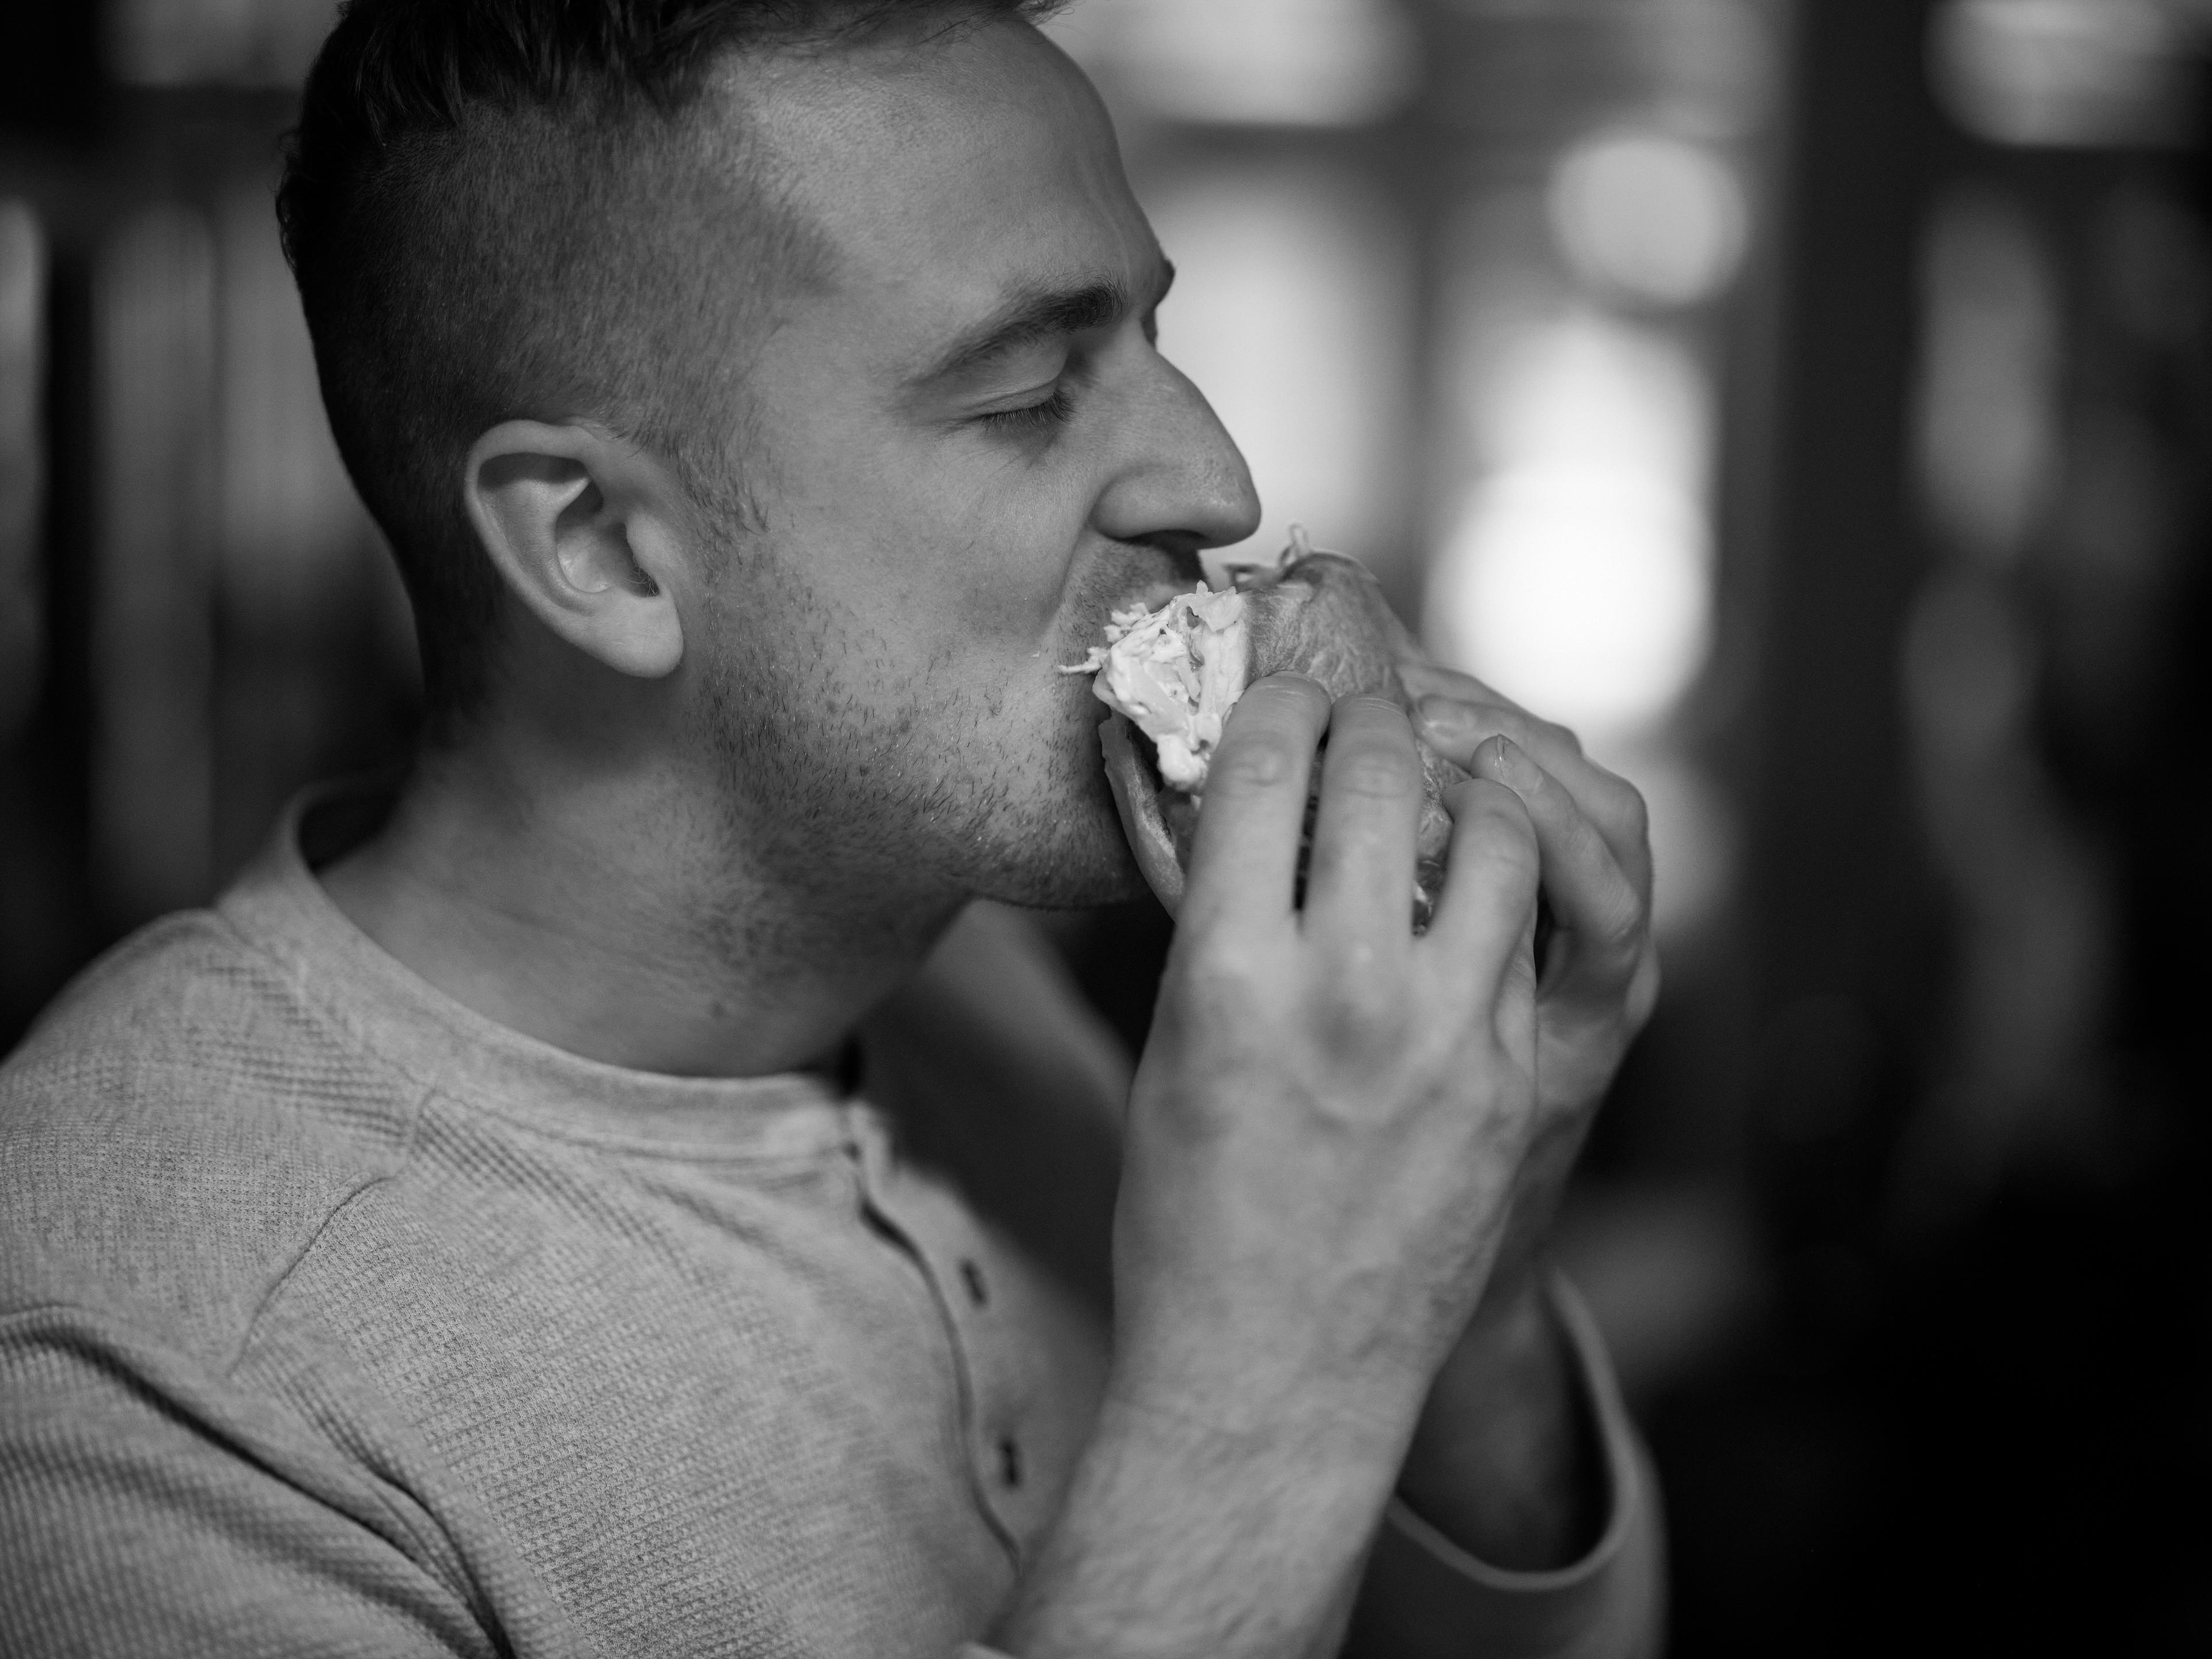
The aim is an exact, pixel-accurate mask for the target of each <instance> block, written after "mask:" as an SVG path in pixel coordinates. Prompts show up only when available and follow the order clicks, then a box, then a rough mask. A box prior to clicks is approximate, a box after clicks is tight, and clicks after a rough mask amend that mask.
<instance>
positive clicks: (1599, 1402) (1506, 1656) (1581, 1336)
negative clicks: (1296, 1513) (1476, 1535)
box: [1347, 1277, 1666, 1659]
mask: <svg viewBox="0 0 2212 1659" xmlns="http://www.w3.org/2000/svg"><path fill="white" fill-rule="evenodd" d="M1552 1297H1553V1307H1554V1308H1555V1309H1556V1310H1558V1313H1559V1319H1560V1322H1561V1324H1562V1326H1563V1327H1564V1328H1565V1331H1566V1332H1567V1335H1568V1340H1569V1341H1570V1344H1571V1346H1572V1349H1573V1352H1574V1355H1575V1361H1576V1364H1577V1369H1578V1370H1580V1371H1581V1373H1582V1382H1583V1389H1584V1391H1585V1397H1586V1398H1587V1399H1588V1400H1589V1404H1590V1410H1591V1415H1592V1417H1593V1419H1594V1420H1595V1425H1596V1428H1597V1433H1598V1439H1599V1445H1600V1455H1601V1456H1602V1457H1603V1459H1604V1467H1605V1477H1606V1489H1607V1518H1606V1525H1605V1528H1604V1530H1603V1532H1602V1533H1601V1534H1600V1536H1599V1538H1598V1541H1597V1544H1596V1546H1595V1547H1594V1548H1592V1549H1591V1551H1590V1553H1589V1554H1588V1555H1586V1556H1585V1557H1583V1559H1581V1560H1580V1561H1577V1562H1576V1563H1574V1564H1573V1565H1571V1566H1565V1567H1560V1568H1557V1569H1555V1570H1553V1571H1546V1572H1510V1571H1506V1570H1504V1569H1503V1568H1500V1567H1493V1566H1492V1565H1489V1564H1488V1563H1487V1562H1485V1561H1481V1560H1479V1559H1476V1558H1475V1557H1474V1556H1472V1555H1470V1554H1468V1553H1467V1552H1466V1551H1465V1550H1462V1549H1461V1548H1460V1547H1458V1546H1457V1545H1455V1544H1454V1543H1453V1542H1452V1541H1450V1540H1449V1538H1446V1537H1445V1536H1444V1535H1443V1534H1442V1533H1440V1532H1438V1531H1437V1529H1436V1528H1434V1527H1431V1525H1429V1524H1428V1523H1427V1522H1425V1521H1423V1520H1422V1519H1421V1518H1420V1516H1418V1515H1415V1514H1414V1513H1413V1510H1411V1509H1409V1508H1407V1506H1406V1504H1404V1503H1402V1502H1400V1501H1398V1500H1395V1499H1394V1500H1393V1501H1392V1503H1391V1504H1390V1508H1389V1513H1388V1515H1387V1516H1386V1517H1385V1519H1384V1521H1383V1528H1382V1531H1381V1533H1380V1534H1379V1535H1378V1536H1377V1538H1376V1545H1375V1550H1374V1553H1373V1554H1372V1556H1371V1557H1370V1559H1369V1562H1368V1567H1367V1577H1366V1580H1365V1583H1364V1585H1363V1587H1362V1590H1361V1598H1360V1603H1361V1604H1360V1611H1359V1615H1358V1621H1357V1623H1356V1626H1355V1631H1356V1637H1355V1640H1354V1643H1353V1644H1352V1647H1350V1648H1349V1649H1347V1651H1348V1652H1352V1653H1355V1654H1362V1655H1364V1654H1367V1653H1370V1652H1371V1653H1375V1654H1383V1653H1388V1654H1390V1655H1392V1656H1404V1659H1477V1656H1480V1659H1539V1656H1541V1659H1656V1656H1657V1655H1658V1654H1659V1653H1660V1652H1661V1650H1662V1648H1663V1647H1664V1646H1665V1624H1666V1545H1665V1536H1664V1529H1663V1527H1662V1521H1661V1516H1660V1510H1659V1488H1658V1480H1657V1476H1656V1472H1655V1471H1654V1470H1653V1468H1652V1467H1651V1460H1650V1455H1649V1453H1648V1452H1646V1450H1645V1449H1644V1444H1643V1442H1642V1440H1641V1438H1640V1437H1638V1434H1637V1432H1636V1427H1635V1425H1634V1424H1632V1422H1631V1421H1630V1420H1629V1417H1628V1412H1627V1409H1626V1407H1625V1406H1623V1404H1622V1403H1621V1399H1620V1384H1619V1383H1618V1381H1617V1380H1616V1379H1615V1377H1614V1376H1613V1366H1612V1364H1611V1362H1610V1361H1609V1360H1608V1359H1607V1356H1606V1352H1605V1344H1604V1341H1603V1340H1602V1339H1601V1337H1600V1336H1599V1335H1598V1333H1597V1328H1596V1326H1595V1324H1593V1323H1592V1322H1591V1320H1590V1316H1589V1311H1588V1310H1586V1309H1585V1308H1584V1307H1583V1304H1582V1300H1581V1298H1580V1297H1577V1295H1576V1294H1575V1292H1574V1291H1573V1288H1572V1287H1571V1286H1570V1285H1568V1284H1567V1282H1566V1280H1565V1279H1561V1278H1558V1277H1555V1278H1554V1279H1553V1285H1552Z"/></svg>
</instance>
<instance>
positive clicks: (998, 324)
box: [908, 258, 1175, 386]
mask: <svg viewBox="0 0 2212 1659" xmlns="http://www.w3.org/2000/svg"><path fill="white" fill-rule="evenodd" d="M1174 283H1175V266H1174V264H1172V263H1170V261H1169V260H1167V259H1166V258H1162V259H1161V260H1160V261H1159V263H1158V267H1157V268H1156V274H1155V276H1154V277H1153V280H1152V283H1151V288H1152V295H1151V296H1150V298H1149V300H1148V301H1147V302H1146V309H1150V308H1151V307H1152V306H1156V305H1158V303H1159V302H1160V301H1162V300H1164V299H1165V298H1166V297H1167V292H1168V289H1170V287H1171V286H1172V285H1173V284H1174ZM1133 304H1134V301H1133V298H1132V296H1131V295H1130V293H1129V290H1128V289H1126V288H1124V287H1123V286H1122V285H1121V283H1115V282H1098V283H1080V284H1078V285H1076V286H1074V287H1072V288H1049V287H1028V288H1024V289H1018V290H1017V291H1016V292H1015V293H1014V294H1012V295H1010V296H1009V297H1008V298H1007V299H1006V301H1004V302H1003V303H1002V304H1000V306H999V307H997V309H995V310H994V311H993V312H992V313H991V314H990V315H989V316H988V317H986V318H985V319H983V320H982V321H981V322H980V323H978V324H976V325H975V327H973V328H971V329H969V330H968V331H966V332H964V333H963V334H962V335H961V336H960V337H959V338H958V339H957V340H955V341H954V342H953V343H951V345H950V346H949V347H947V348H946V349H945V351H944V353H943V354H942V355H941V356H939V357H938V359H937V360H936V362H933V363H932V364H931V365H930V366H929V367H928V368H925V369H923V370H922V371H921V373H920V374H916V375H915V376H914V377H913V379H912V380H910V381H909V382H908V384H909V385H910V386H926V385H927V384H928V383H929V382H931V381H933V380H945V379H948V378H950V377H951V376H953V375H957V374H962V373H963V372H964V371H967V370H969V369H974V368H981V366H982V365H984V364H986V363H988V362H991V361H993V360H994V358H998V357H1003V356H1006V355H1008V354H1009V353H1011V352H1015V351H1018V350H1020V349H1022V348H1023V347H1024V346H1031V345H1036V344H1038V343H1041V342H1043V341H1047V340H1058V339H1064V338H1066V337H1067V336H1068V335H1071V334H1081V333H1084V332H1085V331H1088V330H1091V329H1094V328H1109V327H1111V326H1112V325H1114V324H1115V323H1118V322H1120V321H1121V319H1123V318H1124V317H1126V316H1127V315H1128V314H1129V312H1130V310H1131V309H1132V308H1133Z"/></svg>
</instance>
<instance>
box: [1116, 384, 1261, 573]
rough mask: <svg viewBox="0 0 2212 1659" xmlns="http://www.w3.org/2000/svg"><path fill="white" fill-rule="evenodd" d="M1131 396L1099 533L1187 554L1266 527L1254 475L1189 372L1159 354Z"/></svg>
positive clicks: (1243, 536)
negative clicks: (1136, 394) (1189, 377)
mask: <svg viewBox="0 0 2212 1659" xmlns="http://www.w3.org/2000/svg"><path fill="white" fill-rule="evenodd" d="M1152 368H1153V370H1154V372H1153V373H1152V374H1150V375H1148V376H1146V384H1145V386H1144V388H1143V391H1142V392H1141V393H1140V394H1139V396H1137V397H1135V398H1132V399H1131V402H1130V405H1129V407H1128V408H1127V410H1126V414H1125V418H1124V420H1123V422H1122V431H1123V432H1124V434H1125V435H1126V437H1125V441H1124V442H1123V443H1122V444H1121V446H1120V452H1121V453H1119V455H1118V456H1117V457H1116V463H1117V464H1116V465H1115V471H1114V472H1113V475H1112V477H1111V478H1110V479H1109V482H1108V483H1107V486H1106V488H1105V489H1104V490H1103V492H1102V493H1101V494H1100V495H1099V497H1098V503H1097V507H1096V508H1095V509H1094V515H1093V517H1094V524H1095V527H1096V528H1097V531H1098V532H1099V533H1100V534H1101V535H1103V536H1109V537H1111V538H1113V539H1114V540H1115V541H1118V542H1140V543H1144V544H1148V545H1151V546H1154V547H1162V548H1165V549H1167V550H1170V551H1171V552H1176V553H1179V554H1182V555H1185V556H1190V555H1194V554H1195V553H1197V551H1198V550H1200V548H1206V547H1223V546H1226V545H1227V544H1229V543H1231V542H1241V541H1243V539H1244V538H1246V537H1247V536H1249V535H1250V534H1252V532H1254V531H1255V530H1257V529H1258V528H1259V527H1260V497H1259V495H1258V492H1256V491H1255V489H1253V488H1252V473H1251V471H1250V469H1249V468H1248V467H1247V466H1246V465H1244V457H1243V454H1242V453H1240V452H1239V451H1238V449H1237V445H1236V441H1234V440H1233V439H1231V437H1230V435H1229V433H1228V430H1227V428H1225V427H1224V426H1223V425H1222V424H1221V421H1220V417H1219V416H1217V415H1215V414H1214V412H1213V406H1212V404H1208V403H1207V402H1206V398H1205V396H1204V395H1203V394H1202V393H1201V392H1200V391H1199V389H1198V388H1197V387H1196V386H1193V385H1192V384H1191V382H1190V380H1189V379H1188V376H1186V375H1185V374H1183V373H1182V370H1180V369H1178V368H1176V367H1175V366H1174V365H1173V364H1171V363H1170V362H1167V361H1166V360H1165V359H1164V358H1160V357H1157V356H1156V357H1155V358H1154V359H1153V361H1152Z"/></svg>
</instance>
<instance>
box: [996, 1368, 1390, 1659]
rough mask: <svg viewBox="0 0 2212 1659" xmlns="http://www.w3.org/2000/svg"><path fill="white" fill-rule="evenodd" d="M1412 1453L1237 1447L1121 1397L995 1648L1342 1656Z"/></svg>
mask: <svg viewBox="0 0 2212 1659" xmlns="http://www.w3.org/2000/svg"><path fill="white" fill-rule="evenodd" d="M1402 1443H1403V1437H1402V1436H1401V1437H1396V1438H1395V1441H1394V1440H1393V1439H1392V1438H1391V1437H1389V1436H1388V1434H1387V1433H1384V1434H1376V1433H1373V1432H1370V1431H1365V1430H1361V1429H1352V1430H1345V1431H1334V1430H1318V1431H1316V1430H1306V1431H1299V1430H1297V1429H1295V1428H1292V1427H1291V1426H1290V1425H1271V1426H1270V1427H1268V1428H1267V1429H1265V1430H1258V1431H1246V1432H1229V1431H1223V1430H1220V1429H1218V1428H1215V1427H1212V1426H1209V1425H1202V1424H1200V1423H1196V1422H1194V1421H1190V1420H1188V1419H1182V1418H1179V1417H1175V1416H1170V1415H1165V1414H1161V1413H1149V1412H1146V1411H1143V1410H1140V1409H1139V1408H1136V1407H1131V1406H1129V1405H1127V1404H1126V1403H1123V1402H1119V1401H1115V1400H1114V1399H1112V1398H1111V1397H1109V1401H1108V1402H1107V1404H1106V1406H1105V1407H1104V1409H1103V1412H1102V1413H1101V1416H1100V1420H1099V1423H1098V1426H1097V1431H1096V1433H1095V1434H1094V1436H1093V1437H1092V1440H1091V1445H1090V1447H1089V1449H1087V1450H1086V1452H1085V1455H1084V1458H1083V1460H1082V1462H1081V1463H1080V1464H1079V1467H1078V1469H1077V1473H1076V1477H1075V1480H1074V1482H1073V1486H1072V1487H1071V1489H1070V1491H1069V1494H1068V1498H1067V1501H1066V1505H1065V1506H1064V1507H1063V1509H1062V1510H1061V1513H1060V1518H1059V1520H1058V1521H1057V1522H1055V1523H1054V1527H1053V1528H1052V1530H1051V1531H1050V1532H1049V1533H1048V1534H1047V1537H1046V1539H1045V1541H1044V1542H1043V1545H1042V1547H1041V1548H1040V1550H1039V1551H1038V1553H1037V1555H1036V1558H1035V1559H1034V1561H1033V1562H1032V1564H1031V1565H1030V1568H1029V1570H1028V1571H1026V1572H1025V1573H1024V1576H1023V1578H1022V1581H1021V1583H1020V1584H1019V1585H1018V1587H1017V1589H1016V1590H1015V1593H1014V1596H1013V1598H1012V1601H1011V1602H1010V1604H1009V1605H1008V1607H1007V1609H1006V1613H1004V1614H1003V1615H1002V1616H1001V1618H1000V1621H999V1624H998V1626H996V1628H995V1630H994V1634H993V1636H992V1638H991V1640H992V1645H993V1646H994V1648H997V1649H1000V1650H1004V1651H1005V1652H1006V1653H1009V1654H1017V1655H1019V1656H1021V1659H1058V1656H1076V1655H1081V1656H1085V1659H1123V1656H1131V1659H1133V1656H1139V1655H1146V1656H1151V1655H1160V1656H1170V1655H1174V1656H1181V1655H1188V1654H1195V1653H1204V1654H1207V1655H1210V1656H1222V1659H1246V1656H1250V1659H1262V1656H1265V1659H1293V1656H1295V1659H1309V1656H1311V1659H1319V1656H1322V1655H1328V1654H1334V1652H1335V1651H1336V1650H1337V1646H1338V1644H1339V1642H1340V1639H1341V1636H1342V1632H1343V1626H1344V1623H1345V1620H1346V1618H1347V1617H1348V1615H1349V1611H1350V1607H1351V1604H1352V1596H1353V1594H1354V1592H1355V1590H1356V1588H1357V1585H1358V1577H1359V1572H1360V1568H1361V1565H1362V1563H1363V1561H1364V1557H1365V1554H1366V1551H1367V1547H1368V1544H1369V1542H1370V1540H1371V1539H1372V1537H1373V1536H1374V1534H1375V1530H1376V1526H1377V1524H1378V1522H1379V1521H1380V1518H1381V1516H1382V1513H1383V1509H1384V1507H1385V1505H1386V1504H1388V1502H1389V1496H1390V1488H1391V1479H1392V1473H1393V1471H1394V1469H1395V1467H1396V1465H1397V1462H1398V1455H1399V1448H1400V1447H1401V1446H1402Z"/></svg>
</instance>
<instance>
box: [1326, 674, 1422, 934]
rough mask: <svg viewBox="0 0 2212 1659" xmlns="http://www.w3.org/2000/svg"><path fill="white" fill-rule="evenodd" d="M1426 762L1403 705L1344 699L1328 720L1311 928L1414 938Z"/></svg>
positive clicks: (1357, 698)
mask: <svg viewBox="0 0 2212 1659" xmlns="http://www.w3.org/2000/svg"><path fill="white" fill-rule="evenodd" d="M1420 816H1421V757H1420V751H1419V750H1417V749H1415V748H1414V747H1413V728H1412V727H1411V726H1407V723H1406V716H1405V715H1404V714H1403V713H1401V711H1400V709H1399V708H1398V706H1397V705H1396V704H1395V703H1393V702H1385V701H1384V700H1383V698H1381V697H1356V696H1355V697H1346V698H1343V699H1342V700H1341V701H1340V702H1338V703H1337V705H1336V708H1335V709H1334V712H1333V713H1332V714H1330V716H1329V722H1328V761H1327V763H1325V764H1324V765H1323V766H1322V775H1321V805H1320V807H1319V810H1318V811H1316V813H1315V815H1314V836H1313V863H1312V866H1310V869H1309V871H1308V872H1307V876H1306V925H1307V927H1308V930H1309V931H1310V932H1311V931H1316V930H1318V931H1320V932H1321V933H1324V934H1326V935H1328V936H1329V937H1333V938H1338V939H1352V938H1358V939H1366V940H1370V941H1374V940H1382V939H1392V940H1395V939H1410V938H1412V937H1413V927H1412V916H1413V842H1414V830H1415V828H1416V827H1417V826H1418V825H1419V822H1420Z"/></svg>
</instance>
